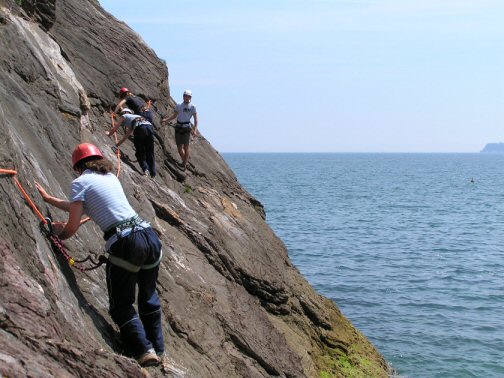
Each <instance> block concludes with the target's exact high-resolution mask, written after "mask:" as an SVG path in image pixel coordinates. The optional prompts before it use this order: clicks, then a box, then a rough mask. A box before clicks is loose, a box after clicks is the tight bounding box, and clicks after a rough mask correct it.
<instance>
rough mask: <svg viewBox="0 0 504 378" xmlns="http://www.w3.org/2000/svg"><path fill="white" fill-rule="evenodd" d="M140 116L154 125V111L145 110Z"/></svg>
mask: <svg viewBox="0 0 504 378" xmlns="http://www.w3.org/2000/svg"><path fill="white" fill-rule="evenodd" d="M138 115H141V116H142V117H144V118H145V119H146V120H147V121H149V122H150V123H151V124H152V125H154V114H152V110H150V109H145V110H143V111H141V112H140V113H139V114H138Z"/></svg>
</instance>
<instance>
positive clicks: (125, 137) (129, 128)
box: [116, 127, 133, 147]
mask: <svg viewBox="0 0 504 378" xmlns="http://www.w3.org/2000/svg"><path fill="white" fill-rule="evenodd" d="M132 133H133V127H127V128H126V134H124V136H123V137H122V139H121V140H120V141H119V142H117V144H116V147H119V146H120V145H121V144H123V143H124V141H125V140H127V139H128V138H129V137H130V135H131V134H132Z"/></svg>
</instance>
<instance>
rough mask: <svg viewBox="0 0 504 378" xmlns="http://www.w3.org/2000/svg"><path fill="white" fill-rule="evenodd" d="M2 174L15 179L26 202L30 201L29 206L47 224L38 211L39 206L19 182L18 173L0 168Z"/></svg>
mask: <svg viewBox="0 0 504 378" xmlns="http://www.w3.org/2000/svg"><path fill="white" fill-rule="evenodd" d="M0 173H7V174H9V175H13V177H12V178H13V179H14V182H15V183H16V185H17V186H18V188H19V190H21V193H23V196H24V197H25V198H26V201H28V204H29V205H30V207H31V208H32V209H33V211H35V214H37V215H38V217H39V218H40V219H41V220H42V222H43V223H44V224H47V220H46V219H45V217H44V216H43V215H42V213H41V212H40V210H39V209H38V207H37V205H35V203H33V201H32V200H31V198H30V196H29V195H28V193H26V190H24V188H23V185H21V183H20V182H19V180H18V179H17V177H16V176H15V175H16V174H17V171H14V170H12V169H1V168H0Z"/></svg>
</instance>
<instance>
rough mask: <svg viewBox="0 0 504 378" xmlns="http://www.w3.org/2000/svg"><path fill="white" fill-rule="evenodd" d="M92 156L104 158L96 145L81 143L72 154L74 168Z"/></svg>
mask: <svg viewBox="0 0 504 378" xmlns="http://www.w3.org/2000/svg"><path fill="white" fill-rule="evenodd" d="M91 156H98V157H100V158H103V154H102V152H101V151H100V149H99V148H98V147H96V146H95V145H94V144H91V143H81V144H79V145H78V146H77V147H75V150H74V152H73V154H72V166H73V168H74V169H75V166H76V165H77V163H79V162H80V161H81V160H83V159H85V158H88V157H91Z"/></svg>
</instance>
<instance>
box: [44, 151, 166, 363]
mask: <svg viewBox="0 0 504 378" xmlns="http://www.w3.org/2000/svg"><path fill="white" fill-rule="evenodd" d="M72 165H73V168H74V170H75V171H76V172H77V173H78V175H79V177H78V178H76V179H75V180H73V182H72V192H71V193H72V194H71V200H70V201H67V200H64V199H60V198H56V197H53V196H50V195H49V194H47V192H46V191H45V189H44V188H43V187H42V186H41V185H40V184H39V183H35V185H36V187H37V189H38V191H39V192H40V194H41V196H42V198H43V199H44V201H45V202H47V203H49V204H50V205H53V206H55V207H57V208H59V209H61V210H64V211H67V212H69V217H68V221H67V222H66V223H63V224H56V223H54V224H53V231H54V232H55V234H56V235H58V236H59V238H60V239H68V238H69V237H71V236H73V235H74V234H75V233H76V232H77V230H78V229H79V226H80V220H81V217H82V216H83V215H84V213H86V214H87V215H89V217H90V218H91V219H92V220H93V221H95V222H96V223H97V224H98V226H99V227H100V228H101V230H102V231H103V232H104V234H103V237H104V239H105V248H106V249H107V252H108V253H109V258H108V261H107V266H106V277H107V289H108V294H109V313H110V316H111V317H112V319H113V320H114V322H115V323H116V324H117V326H118V327H119V329H120V333H121V339H122V341H123V345H124V348H125V350H126V351H127V352H128V354H131V355H132V356H133V357H134V358H135V359H136V360H137V362H138V363H139V364H140V365H141V366H153V365H157V364H159V363H160V362H161V359H160V356H162V355H163V354H164V349H165V347H164V338H163V329H162V324H161V304H160V301H159V297H158V295H157V292H156V280H157V277H158V272H159V263H160V261H161V257H162V251H161V241H160V240H159V238H158V236H157V234H156V232H155V231H154V230H153V229H152V227H151V226H150V224H149V223H148V222H146V221H144V220H143V219H141V218H140V217H139V216H138V215H137V213H136V212H135V211H134V210H133V208H132V207H131V205H130V204H129V202H128V200H127V198H126V195H125V194H124V190H123V188H122V186H121V183H120V182H119V179H118V178H117V177H116V176H115V175H114V174H113V173H112V171H113V169H114V167H113V165H112V162H110V161H109V160H107V159H105V158H104V157H103V154H102V152H101V151H100V150H99V149H98V147H96V146H95V145H93V144H90V143H83V144H79V145H78V146H77V147H76V148H75V150H74V152H73V154H72ZM137 285H138V312H139V314H140V317H139V315H138V314H137V312H136V311H135V308H134V307H133V304H134V302H135V290H136V286H137Z"/></svg>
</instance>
